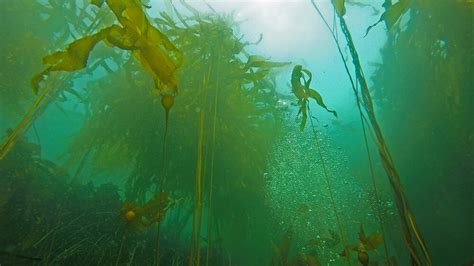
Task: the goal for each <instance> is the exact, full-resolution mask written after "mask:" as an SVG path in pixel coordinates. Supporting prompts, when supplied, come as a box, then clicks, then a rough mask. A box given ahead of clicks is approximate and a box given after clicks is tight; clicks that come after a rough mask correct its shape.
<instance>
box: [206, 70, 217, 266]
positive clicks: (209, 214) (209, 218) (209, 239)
mask: <svg viewBox="0 0 474 266" xmlns="http://www.w3.org/2000/svg"><path fill="white" fill-rule="evenodd" d="M218 70H219V68H217V71H218ZM218 97H219V73H217V80H216V91H215V96H214V117H213V125H212V144H211V173H210V177H209V196H208V207H207V208H208V210H207V252H206V266H208V265H209V256H210V253H211V246H212V222H211V221H212V191H213V189H212V186H213V182H214V159H215V152H216V128H217V103H218Z"/></svg>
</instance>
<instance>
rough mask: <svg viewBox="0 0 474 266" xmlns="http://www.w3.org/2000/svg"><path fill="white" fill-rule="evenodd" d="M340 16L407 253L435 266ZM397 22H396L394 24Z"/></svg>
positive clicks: (349, 35) (355, 52) (417, 262)
mask: <svg viewBox="0 0 474 266" xmlns="http://www.w3.org/2000/svg"><path fill="white" fill-rule="evenodd" d="M311 2H312V4H313V6H314V8H315V9H316V11H317V12H318V14H319V16H320V17H321V18H322V19H323V20H324V22H325V24H326V26H327V27H328V29H329V30H330V31H331V32H332V30H331V27H330V26H329V24H327V22H326V20H325V19H324V16H323V15H322V13H321V12H320V10H319V8H318V6H317V4H316V3H315V2H314V0H312V1H311ZM402 2H405V1H402ZM333 4H334V2H333ZM336 11H337V8H336ZM337 15H338V18H339V22H340V27H341V30H342V33H343V34H344V36H345V39H346V42H347V45H348V46H349V51H350V54H351V57H352V63H353V65H354V68H355V70H356V83H358V84H359V85H360V90H361V94H362V102H363V103H364V105H363V107H364V110H365V112H366V114H367V115H368V117H369V121H370V124H369V123H368V125H370V126H371V127H370V128H371V129H372V130H373V131H374V134H375V136H374V135H371V136H373V140H374V141H375V143H376V145H377V148H378V151H379V155H380V158H381V161H382V165H383V167H384V170H385V172H386V173H387V176H388V178H389V181H390V184H391V187H392V189H393V192H394V195H395V202H396V206H397V209H398V213H399V216H400V219H401V225H402V230H403V236H404V240H405V244H406V246H407V248H408V251H409V253H410V257H411V261H412V264H414V265H422V262H421V258H420V256H419V254H418V251H417V246H418V248H420V249H421V251H422V253H423V256H424V259H425V263H426V264H427V265H432V263H431V259H430V256H429V254H428V251H427V248H426V245H425V243H424V240H423V238H422V235H421V233H420V231H419V229H418V226H417V224H416V222H415V218H414V215H413V212H412V210H411V208H410V207H409V205H408V201H407V198H406V195H405V192H404V190H403V186H402V184H401V180H400V176H399V174H398V172H397V170H396V168H395V166H394V163H393V161H392V158H391V156H390V153H389V151H388V148H387V146H386V143H385V139H384V137H383V134H382V131H381V129H380V126H379V123H378V121H377V119H376V117H375V113H374V108H373V102H372V98H371V96H370V92H369V88H368V85H367V82H366V80H365V76H364V73H363V71H362V66H361V64H360V61H359V56H358V53H357V50H356V48H355V45H354V43H353V41H352V36H351V34H350V31H349V29H348V27H347V24H346V22H345V19H344V18H343V15H344V13H339V12H337ZM400 15H401V13H400ZM398 17H399V16H396V20H395V22H396V21H397V20H398ZM395 22H393V24H394V23H395ZM393 24H392V25H393ZM333 37H334V40H335V41H336V44H337V45H338V49H339V51H340V47H339V42H338V40H337V38H336V37H335V35H334V34H333ZM341 58H342V59H343V61H344V57H343V56H342V54H341ZM344 62H345V61H344ZM345 67H346V71H347V74H348V76H349V77H350V79H351V81H352V76H351V74H350V72H349V71H348V68H347V65H346V64H345ZM354 84H355V83H354V82H352V86H353V89H354V93H355V94H356V97H357V101H359V96H358V93H357V91H356V89H355V85H354ZM412 237H415V239H416V245H417V246H416V245H415V242H413V239H412Z"/></svg>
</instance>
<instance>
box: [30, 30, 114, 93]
mask: <svg viewBox="0 0 474 266" xmlns="http://www.w3.org/2000/svg"><path fill="white" fill-rule="evenodd" d="M108 30H109V29H108V28H107V29H103V30H101V31H100V32H98V33H96V34H94V35H90V36H85V37H82V38H81V39H78V40H75V41H74V42H72V43H70V44H69V45H68V47H67V48H66V50H64V51H58V52H55V53H53V54H51V55H47V56H45V57H44V58H43V64H46V65H49V66H48V68H46V69H45V70H43V71H42V72H41V73H39V74H37V75H35V76H33V78H32V79H31V88H32V89H33V92H34V93H35V94H36V93H38V89H39V83H40V82H41V81H43V79H44V76H45V75H48V74H49V72H51V71H74V70H78V69H82V68H84V67H86V65H87V59H88V57H89V53H90V51H91V50H92V48H94V46H95V45H96V44H97V42H99V41H100V40H101V39H103V38H104V36H105V35H106V34H107V32H108Z"/></svg>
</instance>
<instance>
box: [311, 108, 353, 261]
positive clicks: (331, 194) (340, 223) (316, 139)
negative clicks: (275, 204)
mask: <svg viewBox="0 0 474 266" xmlns="http://www.w3.org/2000/svg"><path fill="white" fill-rule="evenodd" d="M307 109H308V115H309V122H310V124H311V129H312V132H313V135H314V139H315V141H316V148H317V149H318V156H319V161H320V162H321V165H322V168H323V173H324V179H325V181H326V186H327V188H328V192H329V198H330V200H331V205H332V208H333V211H334V216H335V217H336V223H337V228H338V231H339V235H340V237H341V239H342V242H343V243H344V245H346V244H347V240H346V236H345V234H344V229H343V227H342V221H341V218H340V217H339V213H338V211H337V206H336V200H335V199H334V191H333V190H332V185H331V180H330V179H329V174H328V170H327V168H326V162H325V161H324V156H323V152H322V150H321V144H320V143H319V139H318V134H317V132H316V128H315V126H314V123H313V115H312V114H311V110H310V109H309V105H308V106H307ZM348 264H349V265H351V262H350V260H349V259H348Z"/></svg>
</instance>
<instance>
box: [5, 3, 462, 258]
mask: <svg viewBox="0 0 474 266" xmlns="http://www.w3.org/2000/svg"><path fill="white" fill-rule="evenodd" d="M46 2H47V3H40V2H35V3H34V4H32V6H33V7H36V8H38V10H41V11H38V12H40V13H41V14H43V12H46V13H48V14H50V15H49V16H45V17H47V18H49V19H52V18H54V17H55V15H58V13H61V10H62V11H65V13H66V11H68V13H67V14H68V16H69V18H70V19H71V20H73V21H74V20H77V21H74V22H73V23H71V24H68V22H67V21H66V22H64V24H66V26H65V28H68V29H69V30H64V28H61V27H60V28H59V29H58V30H55V31H54V34H52V35H53V36H55V38H57V39H56V41H55V43H54V44H51V46H48V45H46V44H44V45H42V46H44V47H42V49H41V53H44V54H48V53H47V51H48V50H49V51H51V52H50V53H49V55H47V56H45V57H44V58H43V64H44V67H43V69H42V70H38V69H31V70H28V71H29V72H36V73H38V74H36V75H33V74H32V73H28V76H29V77H30V76H31V77H32V80H31V87H32V88H33V91H34V92H35V93H36V94H37V99H36V101H35V102H34V103H33V105H32V106H31V108H30V109H29V110H28V111H27V112H26V115H25V116H24V117H23V119H22V120H21V121H20V122H19V124H18V125H17V127H16V128H15V129H11V130H8V132H7V134H5V142H4V143H3V144H2V146H1V149H0V158H2V159H1V160H0V173H2V174H1V175H0V179H1V180H2V183H4V184H6V186H5V187H4V188H2V189H0V192H2V193H0V194H2V196H1V197H0V213H1V214H8V213H9V212H13V213H12V215H11V216H8V215H2V219H0V225H2V227H3V225H14V224H15V223H14V220H18V221H22V222H19V224H20V223H21V224H23V223H25V224H26V225H27V226H24V227H20V225H15V227H14V228H15V230H16V231H18V230H20V229H19V228H27V229H25V232H24V233H18V232H16V231H15V232H9V233H8V234H7V237H6V239H8V240H4V241H0V243H1V244H2V246H1V247H0V256H3V255H5V256H9V257H11V258H12V260H15V259H25V260H32V261H45V263H53V264H54V263H71V262H74V261H75V262H80V263H83V264H91V263H105V261H107V262H106V263H108V264H114V263H115V264H146V265H155V264H160V263H161V264H162V265H184V264H188V265H200V264H206V265H232V264H234V265H235V264H237V265H265V264H268V263H269V262H270V265H321V264H331V263H335V264H348V265H355V264H357V265H359V264H362V265H371V264H373V263H376V262H382V261H383V262H384V264H386V265H394V264H395V261H396V260H395V258H396V259H398V260H402V259H405V258H406V259H409V260H410V261H411V263H412V265H431V257H430V255H431V254H430V253H429V250H428V247H430V250H431V244H430V243H429V242H428V243H426V244H425V242H424V238H423V237H422V234H423V236H425V235H426V233H427V232H426V230H425V226H424V224H423V223H420V224H423V227H421V228H418V226H417V222H416V220H415V215H414V213H415V211H414V210H417V209H416V208H415V209H414V210H413V209H411V206H412V205H411V204H409V201H410V202H412V201H413V199H412V198H411V195H412V194H411V193H407V192H406V189H405V188H407V187H408V188H409V186H405V187H403V186H402V180H401V179H402V178H401V175H400V174H399V170H398V169H397V168H396V167H395V163H394V160H393V159H392V155H391V152H390V151H389V149H388V144H387V141H386V138H387V136H389V137H390V136H391V135H386V134H387V133H385V132H384V131H383V130H382V126H385V124H381V123H380V122H379V120H378V119H379V118H380V115H379V114H377V115H376V114H375V107H374V102H375V101H378V100H379V99H378V98H377V96H376V95H377V93H380V92H378V90H377V92H376V93H375V94H374V92H373V91H371V90H370V88H369V85H368V82H367V77H365V75H364V71H363V65H362V64H361V60H360V58H359V54H358V51H357V49H356V45H355V43H354V40H353V39H352V35H351V32H350V29H349V26H348V25H347V23H346V21H345V19H346V17H347V14H348V13H349V14H350V12H351V9H349V8H347V5H348V4H354V1H344V0H342V1H340V0H333V1H331V4H332V5H331V12H332V14H333V19H332V25H331V22H328V20H327V19H326V18H325V17H324V16H323V14H322V13H321V12H320V10H319V6H318V5H319V4H316V2H315V1H312V3H313V6H314V8H315V10H316V11H317V13H315V14H316V15H319V16H320V17H321V18H322V19H323V22H324V23H325V24H326V26H327V28H328V30H329V31H330V33H331V34H332V36H333V37H334V41H335V43H336V46H337V47H336V48H337V51H338V52H339V55H340V56H341V59H342V61H343V65H344V67H345V71H346V74H347V76H348V80H349V81H350V85H351V87H352V92H353V93H354V99H355V103H356V105H355V108H357V109H356V110H357V115H360V123H361V128H358V129H356V130H357V131H358V132H360V136H362V137H363V138H361V140H360V143H361V147H363V153H362V154H356V155H352V154H347V150H346V151H345V148H346V147H344V146H342V145H339V144H338V145H337V147H336V146H335V145H334V146H333V145H332V144H333V143H336V142H335V141H334V136H332V135H331V134H332V133H334V132H332V131H331V130H332V128H331V126H328V125H327V124H324V125H323V124H322V123H319V119H320V117H316V116H315V114H316V112H314V111H315V108H318V109H319V108H323V109H325V110H323V112H325V111H327V112H329V113H330V114H329V116H330V119H332V121H334V123H335V124H336V123H340V122H338V121H340V120H339V119H342V118H338V116H341V112H340V110H334V109H333V106H336V105H335V104H334V102H332V101H330V100H328V98H326V93H325V91H324V90H323V89H322V88H319V86H315V85H314V84H315V83H316V82H314V80H313V74H315V77H316V76H317V77H318V79H319V75H317V73H316V71H314V70H312V69H310V67H308V66H306V65H305V64H304V63H301V64H295V63H291V62H278V61H275V60H272V57H270V56H267V55H260V54H257V53H254V52H251V51H252V50H254V49H253V47H252V46H254V45H259V43H260V41H261V40H262V38H264V37H265V36H261V37H260V38H259V39H257V40H253V41H252V40H247V39H246V37H245V36H243V35H241V34H240V33H239V29H238V23H237V22H235V20H236V19H235V17H234V16H233V15H228V14H221V13H218V12H216V10H214V9H213V8H212V6H210V5H208V6H207V7H208V8H207V9H206V10H205V11H202V10H198V9H196V8H194V7H193V6H192V5H190V4H189V3H187V2H186V1H179V3H177V2H176V1H175V2H172V1H166V5H167V8H163V9H160V10H166V11H161V12H157V14H158V15H157V17H151V16H149V15H148V14H147V10H148V9H150V8H155V7H154V6H152V5H151V4H150V3H149V2H146V1H138V0H102V1H100V0H99V1H97V0H93V1H90V2H89V1H82V0H81V1H79V0H70V1H65V3H64V4H63V5H61V4H59V3H58V1H56V0H51V1H46ZM18 3H21V4H14V6H13V7H14V8H16V9H17V10H18V12H20V11H21V8H22V7H23V6H28V7H29V9H28V12H32V13H34V12H35V11H34V8H31V6H29V5H28V4H26V3H25V2H21V1H20V2H18ZM308 3H309V2H308ZM459 4H460V5H467V2H463V1H459ZM428 7H429V8H433V10H437V8H438V9H439V6H437V5H435V4H433V5H431V4H427V3H426V2H425V1H421V0H403V1H398V2H396V3H394V4H393V5H392V3H391V1H385V5H384V8H385V11H384V12H383V13H382V14H380V16H379V20H378V21H374V22H375V24H373V25H372V26H369V27H368V28H367V29H365V31H366V35H367V36H370V35H371V34H373V30H371V29H373V28H374V27H382V24H385V26H386V27H387V29H388V30H389V31H390V33H389V34H393V35H396V37H394V36H392V35H389V40H390V41H391V43H390V44H388V45H389V46H387V47H391V46H390V45H393V47H396V45H397V44H399V40H401V43H403V44H404V45H407V44H406V43H410V41H409V40H407V37H405V36H406V35H404V34H405V33H403V32H397V34H394V33H393V31H396V30H397V29H398V26H397V25H398V23H399V21H400V18H401V17H402V16H404V15H405V14H407V13H408V12H409V11H410V12H414V14H417V16H421V15H419V14H421V13H423V12H424V11H423V10H424V8H428ZM417 16H414V18H416V17H417ZM9 20H14V19H13V18H9ZM78 21H79V22H78ZM414 21H416V20H414ZM380 22H382V23H380ZM410 22H411V23H414V22H412V21H411V20H410ZM59 24H61V23H59ZM408 25H409V26H410V25H412V24H408ZM58 27H59V26H58ZM412 27H413V26H412ZM408 28H409V29H411V28H410V27H408ZM71 29H73V30H71ZM44 31H46V30H44ZM63 31H64V35H60V37H58V34H57V32H63ZM339 35H340V36H339ZM45 36H46V37H44V36H39V37H38V38H40V39H44V40H47V39H48V38H49V37H48V36H49V35H48V34H47V33H45ZM30 37H31V36H30ZM23 38H25V37H24V36H22V35H21V34H18V36H17V39H18V40H22V39H23ZM31 38H33V37H31ZM35 38H36V37H35ZM392 38H393V39H392ZM33 39H34V38H33ZM408 39H409V38H408ZM45 42H46V41H45ZM345 46H347V48H348V54H347V55H346V56H347V57H348V58H349V59H350V60H346V56H345V55H344V49H345V48H344V47H345ZM419 46H420V47H427V46H429V45H427V44H426V43H423V44H420V45H419ZM386 49H387V50H386V51H385V52H384V54H385V56H386V57H388V58H392V57H390V52H391V51H390V50H391V49H389V48H386ZM392 49H396V48H392ZM404 49H405V50H406V47H405V48H404ZM8 50H14V48H13V46H12V45H10V44H9V45H8ZM436 52H437V54H436V55H437V56H438V57H436V58H437V59H439V60H441V61H443V59H441V58H445V54H446V51H445V50H443V49H442V47H441V48H440V49H438V50H436ZM32 53H33V52H32ZM29 55H30V54H28V56H29ZM32 56H35V57H38V56H39V55H36V54H34V55H32ZM392 59H393V58H392ZM437 62H438V61H436V63H433V64H436V65H437V64H438V63H437ZM456 62H457V61H456ZM456 62H453V61H451V64H449V67H448V69H449V71H450V72H455V71H457V70H458V69H459V68H460V66H461V65H463V64H455V63H456ZM13 63H14V64H15V66H16V67H21V64H20V63H16V62H13ZM412 63H413V62H412ZM33 70H35V71H33ZM380 71H382V70H380ZM393 71H395V70H393ZM353 73H354V74H353ZM437 73H438V74H440V75H441V74H442V73H443V72H442V71H439V70H438V72H437ZM30 74H31V75H30ZM281 74H282V75H284V76H285V80H286V82H287V83H288V84H280V83H281V82H279V80H280V79H279V78H278V76H279V75H281ZM25 75H27V74H24V73H23V74H18V75H17V76H15V79H24V77H25ZM379 75H382V74H380V73H379ZM384 75H385V74H384ZM85 76H86V77H85ZM447 76H448V77H451V78H452V79H453V80H455V78H454V77H453V76H450V75H447ZM79 77H82V79H81V82H75V81H77V79H78V78H79ZM379 78H380V77H379ZM277 80H278V82H277ZM12 82H13V83H17V82H18V83H24V80H23V81H20V80H18V81H12ZM384 82H385V81H380V80H377V79H376V82H375V85H374V87H377V88H379V86H383V84H384ZM389 83H390V82H389ZM393 84H398V83H396V82H394V83H393ZM393 84H391V86H392V87H393V86H394V85H393ZM447 84H448V85H449V84H450V83H449V82H447ZM460 84H461V83H460ZM317 85H318V84H317ZM285 86H287V87H285ZM453 87H455V86H453ZM282 88H283V89H282ZM282 91H285V92H286V93H285V94H282ZM0 93H5V95H6V97H18V98H21V97H23V96H24V95H21V94H18V95H17V96H12V95H14V93H12V90H3V88H2V89H1V90H0ZM15 93H16V92H15ZM291 93H293V95H291ZM384 93H387V91H386V88H384ZM2 95H3V94H2ZM32 95H33V94H32ZM66 95H67V97H69V95H73V96H74V99H72V100H68V99H67V97H66ZM396 95H397V94H396V93H395V96H396ZM28 98H29V97H25V99H24V100H27V99H28ZM282 99H285V100H287V99H291V100H290V101H291V105H293V106H295V107H294V108H292V107H289V106H288V105H286V103H285V105H284V106H281V102H282V101H283V100H282ZM323 99H324V100H323ZM2 100H3V99H2ZM57 100H64V101H68V102H69V101H71V102H73V103H74V104H76V105H79V106H80V113H79V114H77V115H78V116H79V117H80V124H81V125H80V129H79V130H78V131H77V132H75V133H74V135H73V136H71V138H70V142H69V143H68V146H67V147H64V149H63V150H64V152H63V154H62V158H61V163H64V165H63V166H62V167H61V166H59V165H58V164H59V163H58V162H54V160H53V161H51V160H47V159H45V158H43V157H42V156H41V153H40V151H41V145H39V144H40V143H38V144H34V143H32V142H30V141H29V140H28V139H26V138H25V137H24V133H26V131H27V130H28V128H29V127H30V126H31V125H33V124H34V123H35V121H36V119H37V118H38V117H39V116H40V115H41V114H42V113H43V111H44V110H45V109H46V108H47V107H48V106H50V105H51V104H55V101H57ZM313 101H314V103H316V104H314V105H313ZM398 104H403V102H399V103H398ZM412 104H413V103H412ZM464 105H465V104H464ZM382 106H383V105H382ZM447 106H448V107H449V105H447ZM310 107H311V108H310ZM409 107H410V105H408V106H407V107H406V108H409ZM382 109H383V108H382ZM453 109H455V108H454V107H453ZM289 110H290V111H289ZM378 110H379V109H377V111H378ZM62 111H63V112H64V113H66V114H67V113H68V112H70V110H62ZM381 111H383V110H381ZM453 112H454V111H453ZM45 115H46V116H47V114H45ZM295 117H296V123H295V121H294V119H295ZM300 117H301V118H300ZM466 121H467V120H466ZM294 125H296V126H294ZM298 127H299V130H298ZM457 128H461V129H462V128H463V127H462V126H459V125H457ZM35 130H36V129H35ZM308 132H310V134H311V135H308V134H307V133H308ZM466 134H469V133H466ZM36 138H37V142H40V137H39V136H38V134H36ZM390 144H391V143H390ZM374 151H375V152H376V153H378V154H379V158H380V163H379V161H378V160H376V157H375V156H373V152H374ZM394 154H395V153H394ZM355 156H356V157H358V158H354V157H355ZM365 158H367V159H365ZM365 160H366V161H367V163H368V164H367V165H365V164H361V165H358V166H357V167H358V168H357V171H361V172H363V173H365V174H359V175H367V176H369V178H367V180H369V181H367V183H368V185H367V184H366V185H365V186H363V185H360V184H358V182H359V180H356V178H355V176H356V175H357V174H354V175H352V174H351V176H349V177H347V176H345V174H346V172H349V170H348V169H345V167H347V164H352V166H353V165H355V164H360V162H363V161H365ZM348 161H354V162H351V163H348ZM361 169H363V170H361ZM354 171H355V170H354ZM68 172H69V173H70V175H69V174H68ZM401 172H402V173H403V176H405V175H406V174H405V172H403V171H401ZM301 174H303V175H304V176H299V175H301ZM383 174H385V175H387V177H388V179H387V180H385V182H384V180H382V179H380V180H379V179H378V178H377V177H379V176H382V175H383ZM410 174H412V173H410ZM277 178H279V179H278V180H276V179H277ZM104 180H105V181H104ZM108 181H110V182H111V183H112V184H104V185H102V186H97V185H96V184H98V183H105V182H108ZM404 181H405V180H404ZM403 183H404V184H405V182H403ZM84 184H86V185H84ZM93 184H94V185H93ZM291 184H297V185H294V186H293V187H292V185H291ZM381 184H384V185H383V186H382V185H381ZM349 186H350V187H351V188H350V189H348V187H349ZM358 186H360V187H358ZM49 188H50V190H48V189H49ZM270 190H271V191H270ZM389 190H390V191H391V192H392V194H389V193H387V192H388V191H389ZM282 194H284V196H281V195H282ZM22 195H24V196H22ZM391 196H393V199H394V200H390V197H391ZM41 199H45V202H44V204H45V205H44V206H42V202H41ZM392 202H394V204H395V206H393V205H391V203H392ZM46 204H52V205H54V206H53V207H51V208H49V209H48V208H45V206H46ZM25 208H26V209H25ZM18 210H22V211H18ZM23 210H25V211H24V212H23ZM55 213H58V215H57V217H56V218H52V216H54V214H55ZM397 213H398V216H399V218H400V223H398V222H396V223H395V222H390V221H388V220H389V219H393V218H394V217H396V216H397ZM30 214H31V215H32V216H31V217H34V219H31V220H30V219H23V218H24V217H29V216H30ZM417 214H418V212H417ZM417 217H419V216H418V215H417ZM23 220H24V221H23ZM391 227H393V228H391ZM87 228H91V230H92V231H90V232H88V230H86V229H87ZM12 239H18V240H17V241H18V245H17V244H15V245H14V246H13V247H11V246H9V244H8V242H9V241H10V242H11V241H13V240H12ZM66 239H70V240H67V241H66ZM428 239H429V238H428ZM401 241H403V242H402V244H404V247H405V248H406V250H407V251H408V252H406V254H405V256H404V255H403V254H402V252H400V250H401V247H402V245H401V244H400V243H399V242H401ZM3 246H5V248H3ZM427 246H428V247H427ZM91 247H92V248H91ZM3 249H5V251H2V250H3ZM382 249H383V251H382ZM407 254H408V255H407ZM86 255H87V256H86ZM408 256H409V258H408ZM400 258H401V259H400ZM402 263H403V262H402Z"/></svg>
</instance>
